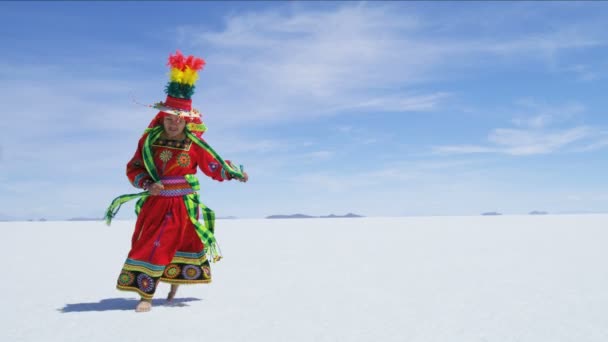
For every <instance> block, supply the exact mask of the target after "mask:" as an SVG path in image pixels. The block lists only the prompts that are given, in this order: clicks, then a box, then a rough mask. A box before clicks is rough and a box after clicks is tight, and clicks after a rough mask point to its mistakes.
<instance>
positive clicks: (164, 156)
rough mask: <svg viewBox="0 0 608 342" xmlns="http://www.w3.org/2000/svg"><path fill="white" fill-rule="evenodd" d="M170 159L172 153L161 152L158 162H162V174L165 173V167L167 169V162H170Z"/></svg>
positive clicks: (167, 151)
mask: <svg viewBox="0 0 608 342" xmlns="http://www.w3.org/2000/svg"><path fill="white" fill-rule="evenodd" d="M171 157H173V152H171V151H169V150H163V151H162V152H161V153H160V156H159V158H160V160H162V162H163V167H162V169H161V172H162V173H165V167H167V162H169V160H171Z"/></svg>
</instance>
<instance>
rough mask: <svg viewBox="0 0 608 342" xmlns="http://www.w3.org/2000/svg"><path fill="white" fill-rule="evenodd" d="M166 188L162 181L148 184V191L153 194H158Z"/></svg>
mask: <svg viewBox="0 0 608 342" xmlns="http://www.w3.org/2000/svg"><path fill="white" fill-rule="evenodd" d="M164 188H165V187H164V186H163V185H162V184H161V183H152V184H150V185H149V186H148V192H149V193H150V195H152V196H158V194H160V191H161V190H163V189H164Z"/></svg>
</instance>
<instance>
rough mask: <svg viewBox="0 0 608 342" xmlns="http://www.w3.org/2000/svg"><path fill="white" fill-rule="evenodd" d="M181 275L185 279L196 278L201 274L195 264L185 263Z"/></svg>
mask: <svg viewBox="0 0 608 342" xmlns="http://www.w3.org/2000/svg"><path fill="white" fill-rule="evenodd" d="M182 275H183V276H184V278H185V279H189V280H191V279H196V278H198V277H199V276H200V275H201V269H200V268H199V267H197V266H193V265H187V266H186V267H184V269H183V270H182Z"/></svg>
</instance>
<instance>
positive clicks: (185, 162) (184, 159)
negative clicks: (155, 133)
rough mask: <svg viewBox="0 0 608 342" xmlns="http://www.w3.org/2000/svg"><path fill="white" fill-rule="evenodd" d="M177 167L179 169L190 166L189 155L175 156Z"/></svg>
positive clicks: (183, 153)
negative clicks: (179, 167)
mask: <svg viewBox="0 0 608 342" xmlns="http://www.w3.org/2000/svg"><path fill="white" fill-rule="evenodd" d="M177 165H179V166H181V167H188V166H190V155H188V153H185V152H182V153H180V154H179V155H178V156H177Z"/></svg>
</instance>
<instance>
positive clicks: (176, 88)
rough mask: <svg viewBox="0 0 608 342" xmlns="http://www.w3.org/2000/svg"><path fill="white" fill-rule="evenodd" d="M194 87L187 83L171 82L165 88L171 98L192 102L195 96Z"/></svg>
mask: <svg viewBox="0 0 608 342" xmlns="http://www.w3.org/2000/svg"><path fill="white" fill-rule="evenodd" d="M194 88H196V86H194V85H188V84H185V83H178V82H169V83H168V84H167V85H166V86H165V93H166V94H167V95H169V96H172V97H176V98H179V99H187V100H190V98H191V97H192V95H193V94H194Z"/></svg>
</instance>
